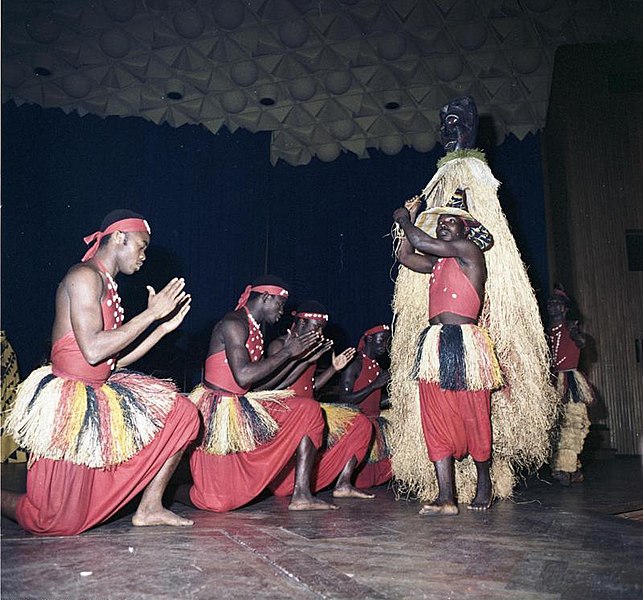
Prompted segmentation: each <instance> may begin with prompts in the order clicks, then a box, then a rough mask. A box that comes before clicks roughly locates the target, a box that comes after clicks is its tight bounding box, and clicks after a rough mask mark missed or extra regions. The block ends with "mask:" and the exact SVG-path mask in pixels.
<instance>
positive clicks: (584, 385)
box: [547, 288, 595, 485]
mask: <svg viewBox="0 0 643 600" xmlns="http://www.w3.org/2000/svg"><path fill="white" fill-rule="evenodd" d="M551 300H558V301H559V302H561V303H562V304H563V306H564V308H563V311H564V312H563V320H561V321H559V322H556V323H555V324H554V323H551V324H550V326H549V327H548V329H547V337H548V340H549V346H550V349H551V355H552V371H553V374H554V377H555V381H556V391H557V392H558V395H559V398H560V401H561V403H562V407H561V415H560V418H559V422H558V429H557V436H556V440H555V443H554V452H553V456H552V459H551V462H550V467H551V469H552V472H553V474H554V476H555V477H556V478H557V479H558V480H559V481H560V482H561V483H563V484H564V485H568V484H569V482H570V476H571V477H575V478H574V480H573V482H579V481H582V475H580V473H581V471H580V469H581V462H580V459H579V455H580V453H581V452H582V450H583V445H584V443H585V438H586V437H587V434H588V433H589V426H590V420H589V416H588V414H587V407H588V406H591V405H592V404H593V403H594V402H595V394H594V390H593V388H592V386H591V384H590V383H589V381H588V380H587V377H586V376H585V374H584V373H582V372H581V371H579V369H578V363H579V361H580V351H581V346H582V345H583V343H584V340H583V341H582V342H581V341H580V340H579V339H578V334H577V333H575V332H574V333H572V332H573V330H574V329H576V328H577V327H576V323H575V322H570V321H568V320H566V319H564V315H565V314H566V312H567V309H568V307H569V305H570V299H569V297H568V296H567V294H566V293H565V291H564V290H562V289H561V288H555V289H554V292H553V295H552V298H550V302H551ZM548 304H549V303H548ZM575 338H576V339H575ZM576 474H578V475H576Z"/></svg>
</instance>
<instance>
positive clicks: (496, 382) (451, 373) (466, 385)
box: [411, 324, 502, 391]
mask: <svg viewBox="0 0 643 600" xmlns="http://www.w3.org/2000/svg"><path fill="white" fill-rule="evenodd" d="M411 376H412V378H413V379H421V380H424V381H430V382H433V383H437V384H439V386H440V388H441V389H443V390H453V391H461V390H471V391H476V390H493V389H496V388H499V387H500V386H502V373H501V371H500V365H499V364H498V359H497V357H496V353H495V352H494V349H493V342H492V341H491V338H490V337H489V334H488V333H487V331H486V330H485V329H483V328H482V327H479V326H478V325H473V324H468V325H429V327H427V328H426V329H424V330H423V331H422V333H421V334H420V337H419V339H418V344H417V352H416V355H415V363H414V365H413V371H412V374H411Z"/></svg>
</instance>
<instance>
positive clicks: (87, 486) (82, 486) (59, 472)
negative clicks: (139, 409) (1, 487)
mask: <svg viewBox="0 0 643 600" xmlns="http://www.w3.org/2000/svg"><path fill="white" fill-rule="evenodd" d="M198 432H199V417H198V412H197V410H196V407H195V406H194V405H193V404H192V403H191V402H190V401H189V400H188V399H187V398H185V397H183V396H178V397H177V400H176V403H175V405H174V407H173V408H172V410H171V411H170V413H169V414H168V416H167V418H166V421H165V425H164V427H163V429H161V430H160V431H159V432H158V433H157V434H156V437H155V438H154V439H153V440H152V441H151V442H150V443H149V444H148V445H147V446H145V448H143V449H142V450H141V451H140V452H139V453H138V454H137V455H136V456H134V457H133V458H131V459H130V460H128V461H127V462H124V463H121V464H120V465H118V466H116V467H113V468H111V469H92V468H89V467H85V466H82V465H76V464H73V463H70V462H67V461H64V460H50V459H46V458H43V459H40V460H38V461H36V462H35V463H34V465H33V466H32V467H31V468H30V469H29V471H28V472H27V493H26V494H25V495H24V496H22V497H21V498H20V500H19V501H18V505H17V507H16V519H17V521H18V523H19V524H20V525H21V526H22V527H23V528H24V529H26V530H27V531H30V532H31V533H35V534H38V535H75V534H77V533H81V532H83V531H85V530H87V529H89V528H90V527H93V526H94V525H98V524H99V523H101V522H103V521H105V520H107V519H108V518H109V517H111V516H112V515H113V514H115V513H116V512H117V511H118V510H120V509H121V508H122V507H123V506H125V505H126V504H127V503H128V502H129V501H130V500H132V498H134V497H135V496H136V495H137V494H138V493H139V492H141V491H143V490H144V489H145V488H146V487H147V485H148V484H149V483H150V481H151V480H152V479H153V478H154V476H155V475H156V474H157V473H158V471H159V470H160V469H161V467H162V466H163V465H164V464H165V462H166V461H167V460H168V459H169V458H171V457H172V456H173V455H174V454H176V453H177V452H179V451H181V450H184V449H185V447H186V446H187V445H188V444H189V443H190V442H191V441H192V440H193V439H195V438H196V436H197V434H198Z"/></svg>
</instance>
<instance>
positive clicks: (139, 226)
mask: <svg viewBox="0 0 643 600" xmlns="http://www.w3.org/2000/svg"><path fill="white" fill-rule="evenodd" d="M115 231H147V233H149V234H151V233H152V230H151V229H150V226H149V225H148V223H147V221H146V220H145V219H122V220H120V221H116V222H115V223H112V224H111V225H110V226H109V227H107V228H106V229H105V231H95V232H94V233H92V234H91V235H88V236H86V237H84V238H83V241H84V242H85V243H86V244H87V245H88V246H89V245H90V244H93V246H91V247H90V248H89V250H87V252H85V256H83V258H82V259H81V262H86V261H88V260H89V259H90V258H93V257H94V255H95V254H96V252H98V247H99V246H100V241H101V240H102V239H103V238H104V237H105V236H106V235H111V234H112V233H114V232H115Z"/></svg>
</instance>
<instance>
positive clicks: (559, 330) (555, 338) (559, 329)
mask: <svg viewBox="0 0 643 600" xmlns="http://www.w3.org/2000/svg"><path fill="white" fill-rule="evenodd" d="M547 335H548V336H549V345H550V347H551V350H552V355H553V358H554V360H555V361H556V362H555V363H554V367H558V366H559V365H561V364H562V363H563V362H564V360H565V359H566V358H567V356H563V357H561V358H560V359H559V358H558V350H559V349H560V340H561V338H562V337H563V323H559V324H558V325H555V326H554V327H551V328H550V329H549V331H548V332H547Z"/></svg>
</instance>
